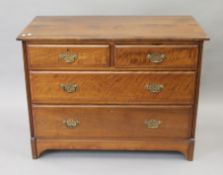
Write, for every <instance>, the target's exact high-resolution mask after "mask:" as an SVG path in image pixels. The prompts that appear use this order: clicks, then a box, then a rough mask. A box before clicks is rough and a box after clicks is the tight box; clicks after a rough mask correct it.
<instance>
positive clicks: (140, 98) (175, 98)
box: [30, 71, 195, 104]
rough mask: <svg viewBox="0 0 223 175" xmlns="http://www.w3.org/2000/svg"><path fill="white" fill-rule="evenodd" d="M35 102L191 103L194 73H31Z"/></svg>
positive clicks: (32, 93)
mask: <svg viewBox="0 0 223 175" xmlns="http://www.w3.org/2000/svg"><path fill="white" fill-rule="evenodd" d="M30 83H31V85H30V86H31V97H32V102H33V103H50V104H191V103H193V97H194V86H195V73H194V72H164V71H163V72H108V71H105V72H90V71H89V72H63V73H62V72H37V71H36V72H34V71H33V72H32V73H31V74H30Z"/></svg>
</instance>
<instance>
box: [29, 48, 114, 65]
mask: <svg viewBox="0 0 223 175" xmlns="http://www.w3.org/2000/svg"><path fill="white" fill-rule="evenodd" d="M27 53H28V57H29V66H30V68H31V69H33V68H44V67H48V68H49V69H50V68H58V67H107V66H109V64H110V50H109V46H108V45H28V48H27ZM63 53H65V54H68V56H69V55H71V54H75V55H76V56H77V59H76V60H74V62H72V63H67V62H65V61H64V60H62V59H60V57H59V56H60V54H63Z"/></svg>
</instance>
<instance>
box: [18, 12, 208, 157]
mask: <svg viewBox="0 0 223 175" xmlns="http://www.w3.org/2000/svg"><path fill="white" fill-rule="evenodd" d="M17 39H18V40H21V41H22V45H23V53H24V65H25V76H26V88H27V97H28V107H29V119H30V130H31V143H32V154H33V158H37V157H39V156H40V155H41V153H43V152H44V151H46V150H61V149H62V150H63V149H72V150H152V151H155V150H158V151H178V152H181V153H183V154H184V155H185V157H186V158H187V159H188V160H192V159H193V150H194V136H195V124H196V113H197V104H198V93H199V79H200V70H201V57H202V45H203V42H204V40H208V37H207V35H206V34H205V33H204V32H203V31H202V29H201V28H200V27H199V25H198V24H197V23H196V22H195V20H194V19H193V18H192V17H190V16H184V17H148V16H147V17H146V16H143V17H139V16H138V17H134V16H131V17H121V16H119V17H109V16H108V17H100V16H98V17H81V16H79V17H71V16H70V17H36V18H35V19H34V20H33V21H32V22H31V23H30V25H29V26H28V27H27V28H26V29H25V30H24V31H23V32H22V33H21V34H20V35H19V36H18V38H17Z"/></svg>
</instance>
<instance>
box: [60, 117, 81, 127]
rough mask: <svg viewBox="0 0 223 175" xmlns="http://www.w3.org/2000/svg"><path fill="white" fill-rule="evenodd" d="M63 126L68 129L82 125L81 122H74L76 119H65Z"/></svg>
mask: <svg viewBox="0 0 223 175" xmlns="http://www.w3.org/2000/svg"><path fill="white" fill-rule="evenodd" d="M63 124H64V125H65V126H66V127H67V128H70V129H72V128H76V127H77V126H78V125H80V120H74V119H65V120H64V121H63Z"/></svg>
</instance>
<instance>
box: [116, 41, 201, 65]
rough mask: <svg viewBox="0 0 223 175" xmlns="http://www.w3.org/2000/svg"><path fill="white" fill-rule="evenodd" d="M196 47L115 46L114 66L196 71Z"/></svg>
mask: <svg viewBox="0 0 223 175" xmlns="http://www.w3.org/2000/svg"><path fill="white" fill-rule="evenodd" d="M197 60H198V47H197V45H116V47H115V66H116V67H126V68H127V67H129V68H130V67H131V68H134V67H135V68H137V67H138V68H155V69H163V68H167V69H177V68H179V69H196V65H197Z"/></svg>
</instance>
